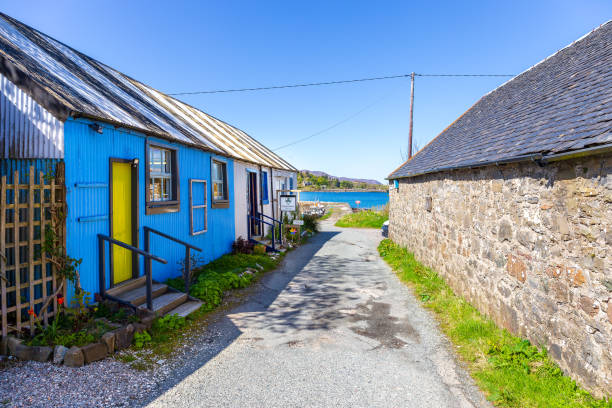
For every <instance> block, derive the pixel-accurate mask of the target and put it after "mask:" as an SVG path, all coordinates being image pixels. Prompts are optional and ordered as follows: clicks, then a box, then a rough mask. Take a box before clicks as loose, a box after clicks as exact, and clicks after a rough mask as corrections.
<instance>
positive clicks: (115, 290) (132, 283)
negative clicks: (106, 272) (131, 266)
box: [106, 276, 145, 297]
mask: <svg viewBox="0 0 612 408" xmlns="http://www.w3.org/2000/svg"><path fill="white" fill-rule="evenodd" d="M144 284H145V276H139V277H138V278H135V279H130V280H126V281H125V282H121V283H120V284H118V285H117V286H114V287H112V288H110V289H108V290H107V291H106V294H107V295H110V296H115V297H118V296H119V295H120V294H122V293H124V292H127V291H130V290H132V289H136V288H137V287H139V286H142V285H144Z"/></svg>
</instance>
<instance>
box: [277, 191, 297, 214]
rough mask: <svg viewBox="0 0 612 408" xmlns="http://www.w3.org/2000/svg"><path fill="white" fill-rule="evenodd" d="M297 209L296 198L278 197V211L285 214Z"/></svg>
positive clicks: (288, 196) (289, 196) (290, 196)
mask: <svg viewBox="0 0 612 408" xmlns="http://www.w3.org/2000/svg"><path fill="white" fill-rule="evenodd" d="M296 208H297V197H296V196H293V195H282V196H280V210H281V211H287V212H295V210H296Z"/></svg>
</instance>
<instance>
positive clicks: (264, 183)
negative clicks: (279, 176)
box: [261, 171, 270, 204]
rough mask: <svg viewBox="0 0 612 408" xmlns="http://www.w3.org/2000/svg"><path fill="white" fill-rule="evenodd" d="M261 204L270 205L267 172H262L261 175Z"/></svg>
mask: <svg viewBox="0 0 612 408" xmlns="http://www.w3.org/2000/svg"><path fill="white" fill-rule="evenodd" d="M261 203H262V204H270V199H269V198H268V172H267V171H264V172H262V173H261Z"/></svg>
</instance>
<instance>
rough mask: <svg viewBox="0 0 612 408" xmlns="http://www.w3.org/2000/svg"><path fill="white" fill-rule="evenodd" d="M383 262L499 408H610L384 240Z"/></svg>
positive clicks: (543, 352)
mask: <svg viewBox="0 0 612 408" xmlns="http://www.w3.org/2000/svg"><path fill="white" fill-rule="evenodd" d="M378 251H379V253H380V255H381V256H382V257H383V259H384V260H385V261H386V262H387V263H388V264H389V265H390V266H391V267H392V268H393V269H394V270H395V272H396V273H397V275H398V276H399V278H400V279H401V280H402V281H404V282H405V283H407V284H408V285H409V286H411V287H412V288H413V289H414V293H415V294H416V295H417V296H418V298H419V299H420V300H421V301H422V302H423V305H424V306H425V307H427V308H429V309H431V310H432V311H433V312H434V313H435V315H436V317H437V319H438V321H439V322H440V326H441V328H442V331H443V332H444V333H445V334H446V335H447V336H448V338H450V340H451V341H452V342H453V343H454V345H455V346H456V347H455V350H456V352H457V353H458V354H459V355H460V356H461V358H462V359H463V360H464V361H465V362H466V363H467V365H468V368H469V371H470V373H471V375H472V377H473V378H474V379H475V380H476V382H477V384H478V385H479V387H480V388H481V389H482V390H483V391H484V392H485V394H486V395H487V398H488V399H489V400H490V401H492V402H493V403H494V404H495V405H496V406H500V407H547V408H549V407H555V408H556V407H559V408H561V407H607V408H610V407H612V401H606V400H601V399H596V398H594V397H593V396H592V395H591V394H589V393H588V392H587V391H585V390H584V389H582V388H580V387H579V386H577V385H576V383H575V382H574V381H573V380H572V379H571V378H569V377H567V376H565V375H563V372H562V371H561V369H560V368H559V367H558V366H557V365H556V364H555V363H554V362H553V361H552V360H551V359H550V358H549V357H548V356H547V354H546V349H541V348H538V347H535V346H532V345H531V344H530V343H529V342H528V341H527V340H524V339H521V338H519V337H516V336H513V335H511V334H510V333H509V332H507V331H506V330H503V329H500V328H499V327H497V326H496V325H495V323H493V321H491V320H490V319H488V318H486V317H485V316H483V315H481V314H480V313H479V312H478V310H476V309H475V308H474V307H473V306H472V305H470V304H469V303H468V302H466V301H465V300H464V299H463V298H461V297H459V296H456V295H455V294H454V293H453V291H452V290H451V288H450V287H449V286H448V285H447V284H446V282H445V281H444V280H443V279H442V278H441V277H440V276H439V275H438V274H437V273H436V272H434V271H432V270H431V269H429V268H426V267H425V266H423V265H422V264H420V263H419V262H418V261H417V260H416V259H415V258H414V255H413V254H411V253H409V252H408V251H407V250H406V249H405V248H402V247H400V246H399V245H397V244H395V243H393V242H392V241H391V240H389V239H385V240H383V241H382V242H381V243H380V245H379V246H378Z"/></svg>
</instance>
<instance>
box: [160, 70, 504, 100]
mask: <svg viewBox="0 0 612 408" xmlns="http://www.w3.org/2000/svg"><path fill="white" fill-rule="evenodd" d="M410 75H411V74H400V75H388V76H379V77H370V78H358V79H345V80H341V81H328V82H310V83H303V84H287V85H275V86H262V87H256V88H236V89H216V90H211V91H193V92H176V93H169V94H168V95H171V96H180V95H201V94H215V93H229V92H250V91H265V90H270V89H286V88H304V87H309V86H322V85H338V84H348V83H354V82H366V81H382V80H387V79H397V78H409V77H410ZM414 75H415V76H421V77H512V76H514V75H512V74H414Z"/></svg>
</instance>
